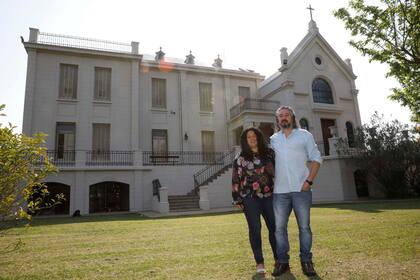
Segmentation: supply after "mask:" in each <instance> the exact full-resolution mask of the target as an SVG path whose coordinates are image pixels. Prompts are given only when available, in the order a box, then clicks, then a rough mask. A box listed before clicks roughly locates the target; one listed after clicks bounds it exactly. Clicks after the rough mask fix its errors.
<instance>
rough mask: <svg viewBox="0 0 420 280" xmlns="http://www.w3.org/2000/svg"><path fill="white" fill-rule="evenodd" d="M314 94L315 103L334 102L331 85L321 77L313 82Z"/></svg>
mask: <svg viewBox="0 0 420 280" xmlns="http://www.w3.org/2000/svg"><path fill="white" fill-rule="evenodd" d="M312 94H313V98H314V102H315V103H326V104H334V100H333V96H332V91H331V87H330V85H329V84H328V83H327V81H325V80H324V79H321V78H316V79H315V80H314V81H313V82H312Z"/></svg>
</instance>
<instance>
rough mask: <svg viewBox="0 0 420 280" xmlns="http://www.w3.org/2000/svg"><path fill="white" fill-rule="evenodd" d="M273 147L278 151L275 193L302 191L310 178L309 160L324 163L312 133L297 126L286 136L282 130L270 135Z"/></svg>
mask: <svg viewBox="0 0 420 280" xmlns="http://www.w3.org/2000/svg"><path fill="white" fill-rule="evenodd" d="M270 140H271V148H272V149H273V150H274V151H275V153H276V174H275V178H274V193H289V192H300V191H301V189H302V186H303V183H304V182H305V180H306V179H307V178H308V175H309V169H308V167H307V166H306V163H307V162H308V161H317V162H319V163H322V159H321V153H320V152H319V150H318V147H317V145H316V143H315V140H314V137H313V136H312V134H311V133H310V132H309V131H307V130H305V129H300V128H295V129H293V130H292V132H291V133H290V134H289V136H288V137H287V138H286V136H285V135H284V133H283V132H282V131H280V132H277V133H275V134H273V135H272V136H271V137H270Z"/></svg>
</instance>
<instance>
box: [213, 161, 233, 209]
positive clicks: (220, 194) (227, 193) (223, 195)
mask: <svg viewBox="0 0 420 280" xmlns="http://www.w3.org/2000/svg"><path fill="white" fill-rule="evenodd" d="M231 186H232V168H229V169H228V170H227V171H226V172H225V173H223V174H222V175H221V176H220V177H219V178H217V179H216V180H215V181H213V182H211V183H210V184H209V188H208V197H209V201H210V208H211V209H213V208H220V207H230V206H232V188H231Z"/></svg>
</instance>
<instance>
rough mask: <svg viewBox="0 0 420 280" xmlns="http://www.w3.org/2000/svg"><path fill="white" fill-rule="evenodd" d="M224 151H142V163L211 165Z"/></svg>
mask: <svg viewBox="0 0 420 280" xmlns="http://www.w3.org/2000/svg"><path fill="white" fill-rule="evenodd" d="M224 155H225V153H224V152H213V153H206V152H193V151H168V152H150V151H145V152H143V165H211V164H214V163H215V162H217V161H218V160H219V159H221V158H223V157H224Z"/></svg>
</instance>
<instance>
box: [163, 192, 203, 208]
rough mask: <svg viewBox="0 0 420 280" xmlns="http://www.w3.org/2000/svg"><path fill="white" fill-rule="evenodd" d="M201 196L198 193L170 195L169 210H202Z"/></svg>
mask: <svg viewBox="0 0 420 280" xmlns="http://www.w3.org/2000/svg"><path fill="white" fill-rule="evenodd" d="M199 201H200V196H199V195H197V194H193V193H191V194H187V195H169V196H168V202H169V211H170V212H182V211H197V210H200V203H199Z"/></svg>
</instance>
